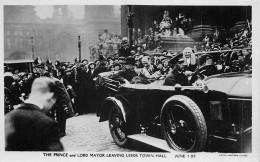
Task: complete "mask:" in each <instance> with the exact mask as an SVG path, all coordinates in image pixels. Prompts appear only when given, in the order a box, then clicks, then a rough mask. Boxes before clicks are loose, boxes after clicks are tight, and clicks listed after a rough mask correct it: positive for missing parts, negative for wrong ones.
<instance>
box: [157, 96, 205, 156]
mask: <svg viewBox="0 0 260 162" xmlns="http://www.w3.org/2000/svg"><path fill="white" fill-rule="evenodd" d="M161 126H162V134H163V136H164V138H165V140H166V142H167V143H168V145H169V146H170V147H171V148H173V149H174V150H177V151H183V152H198V151H202V150H203V149H204V147H205V145H206V142H207V127H206V122H205V119H204V116H203V114H202V112H201V110H200V109H199V107H198V105H197V104H196V103H195V102H194V101H193V100H191V99H190V98H189V97H186V96H183V95H176V96H173V97H171V98H170V100H169V101H166V103H165V104H164V106H163V109H162V110H161Z"/></svg>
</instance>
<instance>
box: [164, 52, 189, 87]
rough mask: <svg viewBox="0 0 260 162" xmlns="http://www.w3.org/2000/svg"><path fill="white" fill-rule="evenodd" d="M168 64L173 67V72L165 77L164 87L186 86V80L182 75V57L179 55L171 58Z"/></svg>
mask: <svg viewBox="0 0 260 162" xmlns="http://www.w3.org/2000/svg"><path fill="white" fill-rule="evenodd" d="M169 63H171V64H172V65H175V66H174V68H173V70H172V71H171V72H170V73H169V74H168V75H167V76H166V78H165V82H164V85H168V86H176V85H181V86H187V85H188V78H187V76H186V75H185V74H184V59H183V55H182V54H179V55H177V56H175V57H173V58H172V59H171V60H170V61H169Z"/></svg>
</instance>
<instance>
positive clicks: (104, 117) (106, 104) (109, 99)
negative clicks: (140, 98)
mask: <svg viewBox="0 0 260 162" xmlns="http://www.w3.org/2000/svg"><path fill="white" fill-rule="evenodd" d="M112 105H116V106H117V107H118V108H119V109H120V110H121V112H122V114H123V118H124V121H125V122H126V115H127V113H126V112H127V111H126V109H127V105H126V103H124V102H123V101H121V100H119V99H117V98H115V97H107V98H106V99H105V102H104V104H103V106H102V108H103V111H102V113H101V117H100V122H102V121H106V120H108V114H109V110H110V108H111V107H112Z"/></svg>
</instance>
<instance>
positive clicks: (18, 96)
mask: <svg viewBox="0 0 260 162" xmlns="http://www.w3.org/2000/svg"><path fill="white" fill-rule="evenodd" d="M101 37H102V36H101ZM104 37H105V36H104ZM102 38H103V37H102ZM209 40H210V38H209V37H208V36H207V35H206V36H205V39H204V41H205V46H204V47H203V48H202V49H197V48H196V47H193V48H185V49H184V50H183V51H182V52H175V53H172V52H171V51H167V50H163V49H160V50H158V51H157V52H156V53H147V52H145V50H146V49H144V46H143V44H142V43H141V42H139V43H136V44H134V46H132V47H129V43H128V41H127V39H122V41H121V44H120V48H119V49H118V51H116V52H114V54H113V55H111V56H106V55H103V54H99V55H98V58H97V59H96V60H94V62H91V61H89V60H87V59H83V60H81V61H80V60H79V59H78V58H75V60H74V62H73V63H70V62H61V61H59V60H56V61H55V62H54V63H53V62H52V61H51V60H49V59H47V60H46V61H43V60H42V59H41V58H40V57H37V58H36V59H35V60H34V63H33V73H26V72H20V71H19V69H13V68H11V67H8V66H5V74H4V97H5V114H6V116H9V117H8V120H9V122H10V120H11V117H12V116H13V115H14V112H16V113H17V111H18V110H17V109H19V111H25V110H27V109H28V107H33V106H32V105H29V106H28V103H32V104H34V102H33V101H32V98H34V99H36V98H37V96H38V97H39V95H41V94H44V95H46V94H49V92H50V93H52V92H53V93H54V94H55V98H54V99H53V97H51V96H49V97H48V96H46V98H42V100H41V104H42V105H41V104H40V105H39V104H38V107H40V109H44V108H45V107H48V106H49V107H50V106H51V109H50V110H48V111H46V114H47V116H49V117H50V118H52V119H54V120H56V121H57V122H58V125H57V127H58V128H59V129H60V131H59V133H58V135H59V137H62V136H65V135H66V119H67V118H70V117H75V116H78V115H82V114H86V113H92V112H95V111H96V89H95V88H96V87H95V82H96V80H97V77H98V75H99V74H100V73H102V72H108V71H113V73H112V75H111V76H109V77H110V78H112V79H114V80H117V81H119V82H121V83H137V84H149V83H152V82H154V81H155V80H161V81H163V83H162V84H164V85H166V86H176V85H181V86H186V85H197V84H198V81H200V80H203V79H204V78H205V77H207V76H209V75H213V74H218V73H226V72H235V71H244V70H251V69H252V49H251V48H252V43H251V31H250V30H248V29H245V30H241V31H239V32H238V33H236V34H235V36H234V38H232V39H231V38H227V39H226V43H224V44H223V43H222V44H220V43H219V41H218V35H217V34H216V35H214V38H213V39H212V40H214V41H209ZM205 51H210V52H208V53H207V54H205V53H206V52H205ZM218 51H220V52H218ZM137 69H139V70H137ZM38 78H49V79H50V80H48V79H47V80H46V79H45V81H39V80H38V82H37V79H38ZM40 80H41V79H40ZM43 80H44V79H43ZM35 82H36V83H38V84H36V83H35ZM52 82H53V83H52ZM47 83H48V87H49V88H47V89H52V88H50V85H52V84H53V86H54V87H55V88H53V90H51V91H48V93H47V92H46V91H45V90H44V89H43V87H44V86H43V85H44V84H47ZM45 88H46V85H45ZM36 90H37V91H40V93H41V94H38V93H36V92H35V91H36ZM49 95H50V94H49ZM35 96H36V97H35ZM39 98H41V97H39ZM54 101H55V102H54ZM16 105H18V106H16ZM24 105H25V106H24ZM36 105H37V104H36ZM17 107H18V108H17ZM23 109H25V110H23ZM34 109H35V108H34ZM36 109H37V110H38V108H36ZM16 110H17V111H16ZM8 114H11V115H8ZM18 114H19V113H18ZM36 114H37V113H36ZM38 115H39V114H38ZM28 120H29V119H28ZM52 124H53V123H52ZM55 128H56V126H55ZM8 130H9V128H6V131H7V132H8ZM54 131H56V129H54ZM55 139H56V136H55ZM58 144H59V143H58ZM10 147H11V146H10ZM53 147H55V146H53ZM57 147H58V148H59V149H61V150H62V147H61V146H60V145H58V146H57ZM12 149H13V148H10V150H12ZM21 149H22V148H21Z"/></svg>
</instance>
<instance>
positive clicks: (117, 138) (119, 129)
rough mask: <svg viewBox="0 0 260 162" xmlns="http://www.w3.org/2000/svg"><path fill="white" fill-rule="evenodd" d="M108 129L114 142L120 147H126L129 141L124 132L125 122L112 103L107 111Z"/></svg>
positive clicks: (119, 111)
mask: <svg viewBox="0 0 260 162" xmlns="http://www.w3.org/2000/svg"><path fill="white" fill-rule="evenodd" d="M109 130H110V133H111V135H112V138H113V140H114V142H115V143H116V144H117V145H118V146H120V147H126V146H127V145H128V143H129V139H128V138H127V133H126V123H125V121H124V118H123V114H122V112H121V110H120V109H119V108H118V107H117V106H116V105H114V106H113V107H112V108H111V109H110V112H109Z"/></svg>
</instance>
